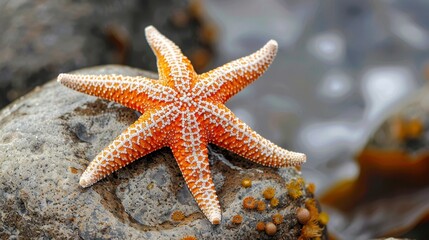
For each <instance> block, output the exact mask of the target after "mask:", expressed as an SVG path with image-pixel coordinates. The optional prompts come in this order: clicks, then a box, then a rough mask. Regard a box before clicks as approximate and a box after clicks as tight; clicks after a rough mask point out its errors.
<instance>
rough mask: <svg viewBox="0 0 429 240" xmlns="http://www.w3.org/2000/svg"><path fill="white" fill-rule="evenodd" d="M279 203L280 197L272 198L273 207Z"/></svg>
mask: <svg viewBox="0 0 429 240" xmlns="http://www.w3.org/2000/svg"><path fill="white" fill-rule="evenodd" d="M278 205H279V199H278V198H275V197H274V198H271V200H270V206H271V207H273V208H274V207H277V206H278Z"/></svg>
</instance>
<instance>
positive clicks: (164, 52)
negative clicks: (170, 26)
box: [145, 26, 196, 91]
mask: <svg viewBox="0 0 429 240" xmlns="http://www.w3.org/2000/svg"><path fill="white" fill-rule="evenodd" d="M145 32H146V39H147V41H148V42H149V45H150V47H151V48H152V51H153V52H154V53H155V55H156V58H157V61H158V63H157V65H158V74H159V78H160V80H165V81H167V82H169V83H171V84H172V85H173V86H175V87H176V88H177V89H178V90H179V91H187V90H188V89H189V88H190V84H191V82H192V81H193V79H194V75H196V74H195V71H194V68H193V67H192V64H191V62H190V61H189V59H188V58H187V57H185V56H184V55H183V54H182V52H181V51H180V49H179V47H177V46H176V44H174V43H173V42H172V41H171V40H170V39H168V38H166V37H165V36H164V35H162V34H161V33H159V32H158V30H156V28H154V27H153V26H149V27H146V29H145Z"/></svg>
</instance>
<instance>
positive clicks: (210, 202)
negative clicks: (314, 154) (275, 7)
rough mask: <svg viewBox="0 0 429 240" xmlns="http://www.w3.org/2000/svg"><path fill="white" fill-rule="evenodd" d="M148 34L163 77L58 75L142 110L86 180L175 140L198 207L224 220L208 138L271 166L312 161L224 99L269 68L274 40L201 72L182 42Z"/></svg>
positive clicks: (73, 85)
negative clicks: (272, 138) (262, 130)
mask: <svg viewBox="0 0 429 240" xmlns="http://www.w3.org/2000/svg"><path fill="white" fill-rule="evenodd" d="M146 38H147V40H148V42H149V44H150V46H151V48H152V50H153V51H154V53H155V55H156V57H157V64H158V73H159V80H153V79H148V78H145V77H127V76H121V75H76V74H60V75H59V76H58V81H59V82H60V83H62V84H64V85H65V86H67V87H69V88H72V89H74V90H77V91H80V92H83V93H87V94H90V95H94V96H98V97H101V98H104V99H108V100H113V101H115V102H118V103H120V104H123V105H124V106H127V107H130V108H133V109H136V110H138V111H140V112H142V115H141V116H140V118H139V119H138V120H137V121H136V122H135V123H133V124H132V125H131V126H130V127H129V128H127V129H126V130H125V131H124V132H123V133H122V134H121V135H119V136H118V137H117V138H116V139H115V140H114V141H113V142H112V143H111V144H110V145H108V146H107V147H106V148H105V149H104V150H103V151H101V152H100V153H99V154H98V155H97V156H96V157H95V159H94V160H93V161H92V162H91V163H90V164H89V166H88V168H87V169H86V170H85V172H84V173H83V175H82V177H81V178H80V185H81V186H82V187H88V186H91V185H92V184H94V183H95V182H97V181H98V180H100V179H102V178H104V177H106V176H107V175H109V174H110V173H112V172H114V171H116V170H118V169H120V168H122V167H124V166H126V165H127V164H129V163H131V162H133V161H135V160H136V159H138V158H140V157H143V156H144V155H146V154H148V153H150V152H153V151H155V150H157V149H160V148H162V147H170V148H171V150H172V152H173V155H174V157H175V159H176V161H177V163H178V165H179V168H180V171H181V172H182V175H183V177H184V179H185V181H186V184H187V186H188V188H189V190H190V191H191V193H192V195H193V197H194V198H195V200H196V202H197V204H198V206H199V207H200V209H201V210H202V211H203V213H204V214H205V216H206V217H207V218H208V219H209V220H210V222H212V223H213V224H219V223H220V221H221V210H220V205H219V201H218V197H217V195H216V191H215V186H214V184H213V180H212V175H211V172H210V167H209V160H208V150H207V144H209V143H213V144H215V145H218V146H220V147H223V148H225V149H227V150H230V151H232V152H234V153H237V154H239V155H241V156H243V157H245V158H247V159H249V160H251V161H253V162H256V163H259V164H262V165H266V166H272V167H287V166H296V165H300V164H302V163H304V162H305V160H306V157H305V155H304V154H302V153H296V152H291V151H288V150H285V149H283V148H281V147H279V146H277V145H275V144H274V143H272V142H270V141H269V140H267V139H265V138H263V137H262V136H260V135H259V134H257V133H256V132H254V131H253V130H252V129H251V128H250V127H249V126H247V125H246V124H245V123H243V122H242V121H241V120H240V119H238V118H237V117H236V116H235V115H234V114H233V113H232V112H231V111H230V110H229V109H228V108H227V107H225V105H224V103H225V102H226V101H227V100H228V99H229V98H231V97H232V96H234V95H235V94H236V93H238V92H239V91H240V90H242V89H243V88H244V87H246V86H247V85H249V84H250V83H252V82H253V81H254V80H256V79H257V78H258V77H259V76H260V75H261V74H262V73H263V72H264V71H265V70H266V69H267V68H268V66H269V65H270V64H271V62H272V61H273V59H274V57H275V55H276V52H277V43H276V42H275V41H274V40H271V41H269V42H268V43H267V44H266V45H265V46H264V47H262V48H261V49H260V50H259V51H257V52H255V53H253V54H251V55H249V56H247V57H243V58H240V59H238V60H235V61H233V62H230V63H228V64H225V65H224V66H221V67H219V68H216V69H214V70H212V71H209V72H207V73H204V74H201V75H198V74H197V73H196V72H195V71H194V69H193V67H192V65H191V63H190V61H189V60H188V59H187V58H186V57H185V56H184V55H183V54H182V53H181V51H180V49H179V48H178V47H177V46H176V45H175V44H174V43H173V42H172V41H170V40H169V39H167V38H166V37H165V36H163V35H162V34H160V33H159V32H158V31H157V30H156V29H155V28H154V27H152V26H150V27H147V28H146Z"/></svg>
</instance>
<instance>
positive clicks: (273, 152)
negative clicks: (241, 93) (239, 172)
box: [202, 102, 306, 167]
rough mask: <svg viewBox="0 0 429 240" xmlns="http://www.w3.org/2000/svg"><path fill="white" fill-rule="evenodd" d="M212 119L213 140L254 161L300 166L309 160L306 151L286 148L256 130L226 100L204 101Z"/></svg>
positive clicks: (203, 105) (203, 106) (216, 143)
mask: <svg viewBox="0 0 429 240" xmlns="http://www.w3.org/2000/svg"><path fill="white" fill-rule="evenodd" d="M202 108H203V110H204V111H205V112H207V114H206V115H205V116H207V118H208V120H209V122H210V123H211V124H210V126H211V128H210V130H211V131H210V132H211V135H210V136H209V142H211V143H213V144H215V145H218V146H220V147H223V148H225V149H227V150H229V151H232V152H234V153H236V154H238V155H241V156H243V157H245V158H247V159H249V160H251V161H253V162H256V163H259V164H262V165H265V166H271V167H287V166H296V165H300V164H302V163H304V162H305V161H306V156H305V154H303V153H297V152H291V151H288V150H286V149H283V148H281V147H279V146H277V145H275V144H274V143H272V142H270V141H269V140H267V139H265V138H263V137H262V136H260V135H259V134H258V133H256V132H255V131H253V130H252V129H251V128H250V127H249V126H247V125H246V124H245V123H244V122H242V121H241V120H240V119H238V118H237V117H236V116H235V115H234V114H233V113H232V112H231V111H230V110H229V109H228V108H226V107H225V106H224V105H222V104H218V105H214V104H211V103H208V102H205V103H204V104H202Z"/></svg>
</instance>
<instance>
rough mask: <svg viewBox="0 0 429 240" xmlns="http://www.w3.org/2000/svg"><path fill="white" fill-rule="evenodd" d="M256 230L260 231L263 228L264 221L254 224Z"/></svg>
mask: <svg viewBox="0 0 429 240" xmlns="http://www.w3.org/2000/svg"><path fill="white" fill-rule="evenodd" d="M256 230H258V231H260V232H262V231H264V230H265V223H264V222H258V223H257V224H256Z"/></svg>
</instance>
